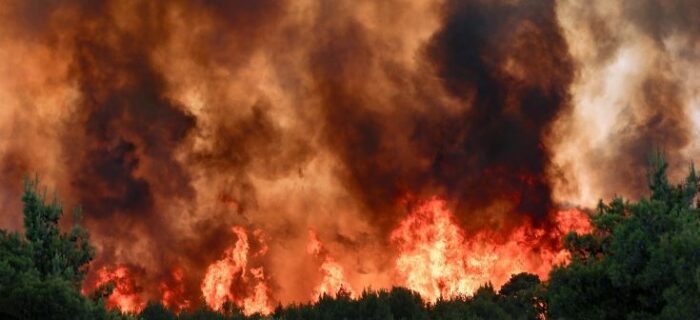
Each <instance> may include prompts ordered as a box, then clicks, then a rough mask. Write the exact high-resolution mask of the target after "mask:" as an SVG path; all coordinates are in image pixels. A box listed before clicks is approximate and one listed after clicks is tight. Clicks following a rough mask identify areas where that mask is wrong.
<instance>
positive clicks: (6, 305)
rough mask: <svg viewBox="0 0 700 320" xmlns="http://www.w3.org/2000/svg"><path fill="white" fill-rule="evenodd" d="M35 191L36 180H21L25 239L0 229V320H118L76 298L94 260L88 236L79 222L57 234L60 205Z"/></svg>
mask: <svg viewBox="0 0 700 320" xmlns="http://www.w3.org/2000/svg"><path fill="white" fill-rule="evenodd" d="M37 187H38V182H37V181H36V180H34V181H29V180H27V181H25V188H24V195H23V196H22V201H23V203H24V226H25V233H24V235H22V234H19V233H11V232H7V231H5V230H0V318H3V319H118V318H121V315H120V314H119V313H117V312H111V311H107V310H105V308H104V306H103V305H102V303H101V302H100V301H91V300H89V299H87V298H86V297H84V296H83V295H82V294H81V293H80V291H79V288H80V285H81V282H82V279H83V277H84V275H85V272H86V271H87V264H88V263H89V262H90V260H92V257H93V255H94V249H93V248H92V246H91V245H90V243H89V235H88V233H87V231H85V229H83V228H82V227H80V225H78V224H77V223H76V224H75V225H74V226H73V227H72V228H71V229H70V231H69V232H67V233H63V232H61V230H60V228H59V220H60V218H61V216H62V215H63V209H62V207H61V205H60V204H59V203H58V201H57V200H55V199H54V200H53V201H52V202H51V203H48V204H47V203H46V201H45V194H41V193H40V192H39V191H38V190H37ZM74 220H75V221H76V222H77V221H78V220H79V215H76V216H75V217H74Z"/></svg>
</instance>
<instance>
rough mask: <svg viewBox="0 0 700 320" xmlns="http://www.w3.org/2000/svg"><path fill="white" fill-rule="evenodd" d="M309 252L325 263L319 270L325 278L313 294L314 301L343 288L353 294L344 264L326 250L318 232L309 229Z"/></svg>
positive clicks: (334, 293)
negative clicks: (346, 278)
mask: <svg viewBox="0 0 700 320" xmlns="http://www.w3.org/2000/svg"><path fill="white" fill-rule="evenodd" d="M306 251H307V252H308V253H309V254H313V255H314V256H316V257H317V258H322V259H323V263H322V264H321V267H320V268H319V270H320V271H321V273H322V274H323V280H322V281H321V283H320V284H319V285H318V286H317V287H316V288H315V289H314V292H313V294H312V296H311V299H312V300H313V301H317V300H318V299H319V297H321V296H322V295H329V296H332V297H335V296H336V295H337V293H338V292H339V291H341V290H343V291H344V292H346V293H348V294H350V296H352V295H353V293H352V289H351V288H350V285H349V284H348V283H347V281H346V280H345V275H344V272H343V266H341V265H340V264H339V263H338V262H336V261H335V260H333V258H332V257H330V256H329V255H328V254H327V253H325V252H324V248H323V244H322V243H321V241H319V240H318V236H317V235H316V232H314V231H313V230H309V242H308V244H307V247H306Z"/></svg>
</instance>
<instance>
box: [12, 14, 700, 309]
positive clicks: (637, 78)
mask: <svg viewBox="0 0 700 320" xmlns="http://www.w3.org/2000/svg"><path fill="white" fill-rule="evenodd" d="M698 26H700V6H699V5H698V4H696V2H695V1H691V0H687V1H685V0H682V1H675V2H669V1H663V0H643V1H631V0H616V1H603V0H600V1H583V0H560V1H553V0H544V1H542V0H517V1H488V0H471V1H449V0H421V1H411V2H406V1H398V0H388V1H379V2H377V1H364V0H362V1H333V2H329V1H312V0H302V1H268V0H263V1H223V0H197V1H179V0H176V1H163V2H155V1H142V0H129V1H87V0H70V1H60V2H59V1H39V0H24V1H15V0H7V1H3V2H2V3H0V208H1V209H2V211H3V212H4V213H3V214H2V215H1V216H0V225H1V226H2V227H3V228H10V229H16V230H19V229H20V228H21V225H22V224H21V222H22V221H21V219H22V217H21V207H20V206H21V203H20V193H21V191H22V188H21V179H22V176H23V175H27V174H29V175H33V174H37V175H39V176H40V178H41V179H42V182H43V183H44V184H46V185H47V186H48V187H49V188H50V189H55V190H57V192H58V193H59V194H58V195H59V197H60V198H62V199H64V200H65V203H66V205H67V206H73V205H78V204H80V205H81V206H82V208H83V209H84V212H85V221H84V224H85V225H86V226H87V228H88V229H89V230H90V232H91V236H92V240H93V242H94V243H95V244H96V246H97V248H98V255H97V259H96V260H95V261H94V262H93V265H92V266H91V270H93V272H92V273H91V276H90V277H89V278H88V282H89V283H91V284H96V283H99V282H100V281H103V280H104V279H103V278H104V277H105V274H106V275H109V274H117V271H114V270H122V268H126V269H125V270H129V274H130V275H131V277H132V278H133V279H129V281H131V282H134V283H130V285H129V288H133V289H129V292H124V294H125V295H128V294H137V295H138V296H139V299H141V300H138V301H146V300H147V299H161V298H162V299H163V301H167V302H168V303H169V304H170V305H171V306H173V307H174V308H184V307H187V306H188V305H191V304H196V303H197V302H198V301H199V300H200V297H201V296H202V279H204V278H205V277H209V278H212V277H214V275H213V274H212V275H208V272H209V271H208V270H210V269H212V268H209V266H210V265H211V264H212V263H215V262H216V263H219V262H217V261H220V264H221V268H220V269H221V270H227V269H226V268H227V266H228V267H235V268H234V269H235V270H236V271H235V272H236V273H237V274H240V275H239V276H237V277H238V278H237V279H238V280H236V281H238V282H235V281H234V282H235V283H233V284H232V285H231V286H232V287H235V288H238V289H236V290H237V291H236V292H238V293H240V294H242V296H236V297H233V299H239V298H240V303H241V305H242V306H246V308H249V309H250V310H258V309H256V308H258V307H259V306H258V305H256V303H258V302H260V301H267V300H266V299H267V297H268V296H269V297H270V299H271V301H274V302H275V303H276V302H282V303H288V302H293V301H309V300H311V295H312V294H313V293H314V292H316V290H317V289H318V288H319V284H321V283H322V282H324V274H323V272H320V271H319V270H324V269H323V268H322V267H321V266H320V265H319V263H320V262H319V261H326V262H327V261H332V262H333V266H334V268H336V267H337V268H342V272H343V273H342V274H343V279H342V280H343V281H342V282H343V283H345V282H347V283H349V286H350V287H351V288H352V289H353V290H354V291H355V292H360V291H361V290H362V288H364V287H367V286H369V285H370V284H372V285H373V286H374V287H377V286H380V287H389V286H391V285H405V284H406V281H404V280H402V279H404V278H405V277H403V276H402V275H401V274H397V269H396V268H395V261H396V260H397V256H398V255H400V253H399V252H396V251H395V250H392V248H395V246H392V241H394V240H392V239H401V241H405V239H412V236H410V235H409V236H404V235H403V234H402V235H398V236H397V235H396V234H397V233H396V232H398V231H401V230H403V229H401V228H400V227H399V226H401V225H402V224H401V222H402V221H406V220H405V219H407V217H409V218H411V219H413V220H410V221H423V220H421V219H427V220H426V221H428V220H430V219H433V218H431V215H430V214H431V211H430V210H428V209H425V208H428V207H430V206H426V205H425V204H424V203H425V202H426V201H428V202H430V201H437V202H434V203H439V209H434V210H437V211H434V212H435V213H439V214H440V216H439V218H440V220H439V221H446V222H445V223H448V224H455V225H456V226H458V230H459V231H454V232H460V233H463V234H460V235H455V236H454V237H453V238H451V239H457V240H454V241H457V242H455V246H457V247H462V242H464V241H467V240H468V239H488V238H489V237H490V236H488V235H491V234H494V235H498V236H499V237H503V239H504V240H503V241H504V242H503V243H506V244H510V243H521V242H518V241H520V240H521V237H524V238H525V239H530V238H531V237H529V236H527V235H528V233H527V232H525V233H523V232H524V231H523V230H525V229H523V228H525V227H527V228H532V230H540V231H542V233H544V234H547V235H548V236H542V238H541V239H540V240H537V241H534V242H532V248H539V247H541V246H543V247H547V246H556V244H555V242H556V237H554V235H560V230H557V228H558V227H560V226H561V223H560V222H561V221H560V220H558V218H557V212H559V210H560V209H563V208H572V207H580V208H590V207H593V206H594V205H595V204H596V201H597V200H598V199H599V198H606V199H607V198H610V197H611V196H613V195H614V194H621V195H624V196H634V195H637V194H639V192H641V191H642V190H644V188H645V185H646V181H645V180H644V179H643V175H640V174H639V173H640V172H644V170H645V168H646V161H645V160H646V159H647V156H648V155H649V154H651V153H652V152H654V151H655V150H662V151H664V152H665V153H666V154H667V155H668V156H669V159H671V160H672V161H674V162H676V163H675V164H676V165H675V166H672V167H674V168H677V169H678V172H672V175H673V174H676V175H677V174H681V173H682V169H683V168H684V166H685V165H687V164H689V163H690V161H691V159H694V158H696V156H697V154H698V153H699V151H700V149H699V147H698V146H696V145H695V143H694V141H696V139H697V138H698V137H700V131H699V130H698V128H699V127H700V126H699V124H700V113H699V111H700V96H699V92H700V91H699V88H700V78H698V75H700V70H698V68H699V67H698V65H699V64H698V63H697V62H698V59H700V45H699V43H700V42H699V41H698V34H697V33H698V30H700V28H698ZM430 199H442V200H439V201H438V200H430ZM435 206H436V205H435ZM443 207H444V208H443ZM436 208H437V207H436ZM416 210H418V211H420V214H421V215H420V216H415V215H414V216H411V213H412V212H415V211H416ZM426 210H427V211H426ZM445 210H449V212H450V214H446V213H445V212H446V211H445ZM412 223H413V222H412ZM416 223H417V222H416ZM403 225H407V224H406V223H404V224H403ZM234 227H236V228H237V229H235V230H237V231H236V232H234V233H232V232H231V230H232V228H234ZM309 230H313V232H314V239H315V241H316V242H319V243H323V245H322V246H323V254H322V256H321V255H319V253H318V252H317V253H316V259H314V256H313V255H310V254H308V253H307V246H308V243H307V242H308V241H309ZM395 230H398V231H395ZM431 230H432V229H431ZM435 230H438V231H439V230H441V229H435ZM446 230H457V229H454V228H452V227H449V228H447V229H446ZM392 232H393V234H394V236H392ZM451 232H452V231H451ZM392 237H393V238H392ZM243 238H245V241H246V247H245V248H246V250H244V251H242V252H243V253H236V252H239V251H240V250H238V249H236V248H238V247H240V245H239V246H238V247H237V243H241V242H240V241H242V239H243ZM426 239H428V240H430V241H432V240H434V238H431V237H428V238H426ZM428 240H426V241H428ZM516 240H517V241H516ZM528 241H530V240H528ZM528 243H529V242H528ZM406 245H407V248H413V246H412V245H410V244H406ZM475 245H477V244H475V243H472V244H471V245H470V246H466V247H464V248H467V247H468V248H472V249H474V248H477V247H474V246H475ZM479 248H481V247H479ZM508 248H510V247H508ZM532 248H529V249H527V250H531V249H532ZM236 250H238V251H236ZM475 250H476V249H475ZM479 250H484V252H486V251H488V250H487V249H485V248H481V249H479ZM513 250H515V251H513ZM518 250H520V251H518ZM522 250H525V249H522V248H520V247H517V246H516V247H513V249H512V250H510V249H508V250H502V252H504V254H506V252H511V253H512V252H516V251H517V252H521V251H522ZM477 251H478V250H477ZM499 252H501V251H499ZM528 252H529V251H528ZM235 254H243V255H245V257H246V261H245V264H241V263H240V262H235V264H234V262H233V261H238V260H235V259H233V258H231V257H234V256H235ZM516 256H517V254H516ZM460 257H461V255H460ZM460 259H461V258H460ZM552 259H554V258H552ZM227 261H228V262H227ZM401 261H404V260H401ZM538 261H539V260H538ZM552 261H554V260H552ZM227 263H229V264H228V265H227ZM464 268H466V267H464ZM470 268H471V267H470ZM514 268H516V269H517V268H521V269H523V268H524V269H523V271H532V272H536V271H537V270H530V269H528V267H527V266H518V267H514ZM99 270H104V272H102V273H99V272H98V271H99ZM334 270H336V269H334ZM465 270H466V269H465ZM508 270H511V271H512V270H515V269H508ZM518 270H520V269H518ZM120 274H121V273H120ZM299 274H304V275H308V277H298V275H299ZM545 274H546V272H545ZM120 277H121V276H120ZM214 278H215V277H214ZM212 279H213V278H212ZM245 279H248V280H245ZM244 280H245V281H244ZM499 281H500V280H499ZM336 282H340V280H338V281H336ZM166 293H167V294H166ZM175 295H176V296H177V297H174V296H175ZM230 295H231V294H229V295H228V296H230ZM166 296H167V298H165V297H166ZM128 301H131V302H130V303H132V304H133V303H134V302H133V301H137V300H134V299H130V300H128ZM265 303H267V302H265Z"/></svg>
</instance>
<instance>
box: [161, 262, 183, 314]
mask: <svg viewBox="0 0 700 320" xmlns="http://www.w3.org/2000/svg"><path fill="white" fill-rule="evenodd" d="M184 276H185V274H184V271H183V270H182V268H179V267H178V268H175V269H173V271H172V272H171V281H161V283H160V286H159V289H160V292H161V295H162V298H161V302H162V303H163V305H164V306H166V307H168V308H170V309H172V310H175V311H180V310H182V309H186V308H188V307H190V301H189V300H187V299H184V298H183V297H184V294H185V286H184V284H183V283H182V281H183V278H184Z"/></svg>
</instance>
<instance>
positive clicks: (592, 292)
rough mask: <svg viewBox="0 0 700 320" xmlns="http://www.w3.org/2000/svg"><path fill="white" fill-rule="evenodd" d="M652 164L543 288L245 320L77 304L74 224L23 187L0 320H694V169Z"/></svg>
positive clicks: (398, 292) (4, 272)
mask: <svg viewBox="0 0 700 320" xmlns="http://www.w3.org/2000/svg"><path fill="white" fill-rule="evenodd" d="M667 167H668V164H667V162H666V161H665V160H664V159H663V158H662V157H658V158H656V160H655V161H654V163H653V164H652V166H651V169H650V170H649V171H648V172H641V173H640V174H642V175H647V178H648V181H649V192H648V194H645V195H640V197H639V199H637V200H627V199H622V198H619V197H618V198H614V199H612V200H611V201H609V202H603V201H601V202H600V203H599V204H598V206H597V208H596V209H595V210H593V211H592V212H591V214H590V221H591V224H592V226H593V229H592V231H591V232H590V233H588V234H576V233H569V234H568V235H567V236H566V237H565V238H564V239H562V241H563V242H564V246H565V248H566V249H567V250H568V252H569V253H570V255H571V259H570V262H569V263H568V264H566V265H560V266H557V267H555V268H554V269H553V270H552V271H551V273H550V274H549V277H548V279H547V280H546V281H543V280H541V279H539V278H538V277H537V276H536V275H532V274H526V273H522V274H517V275H513V276H512V277H511V279H510V281H508V282H507V283H506V284H505V285H503V286H502V287H501V288H500V289H499V290H496V289H494V287H493V286H492V285H490V284H488V283H485V284H483V286H482V287H481V288H480V289H478V290H477V291H476V293H475V294H474V295H473V296H464V297H457V298H453V299H449V300H443V299H440V300H438V301H436V302H435V303H426V302H424V300H423V299H422V298H421V297H420V295H419V294H417V293H415V292H412V291H410V290H408V289H406V288H402V287H394V288H391V289H380V290H370V289H366V290H365V291H364V292H362V293H361V294H360V295H359V296H358V297H355V298H352V297H351V296H350V295H349V294H348V293H346V292H342V291H341V292H339V293H338V294H337V295H334V296H326V295H324V296H322V297H320V298H319V299H318V301H317V302H314V303H304V304H292V305H286V306H282V305H280V306H278V307H277V308H276V309H275V310H274V311H273V312H272V313H271V314H269V315H259V314H258V315H249V316H245V315H243V313H242V312H241V310H240V309H239V308H237V307H236V306H235V305H234V304H232V303H226V304H225V305H224V306H223V308H222V309H221V310H219V311H214V310H211V309H209V308H208V307H206V304H204V303H200V305H199V306H195V307H194V308H192V309H191V310H184V311H182V312H179V313H176V312H174V311H172V310H168V309H167V308H166V307H165V306H164V305H163V304H161V303H160V302H157V301H154V302H149V303H148V305H147V306H146V307H145V308H144V309H143V310H142V311H141V312H140V313H138V314H123V313H121V312H119V311H118V310H110V309H108V308H106V306H105V298H106V297H108V296H109V295H110V293H111V291H112V290H113V289H114V288H113V285H114V284H111V283H107V284H105V285H103V286H101V287H99V288H98V289H97V290H95V291H93V292H88V293H83V292H81V287H82V286H81V285H82V282H83V280H84V278H85V275H86V273H87V271H88V267H89V263H90V261H91V260H92V259H94V257H95V254H96V252H95V248H94V247H93V246H92V245H91V243H90V237H89V233H88V230H86V229H85V228H84V227H82V226H81V225H80V217H81V215H82V212H81V211H80V210H78V209H76V210H74V211H73V213H72V214H73V215H72V217H71V219H72V220H71V221H72V222H73V226H72V227H71V228H70V229H68V230H64V229H65V228H62V227H61V225H62V224H60V221H61V219H62V218H63V214H64V210H63V207H62V205H61V203H60V201H59V200H58V199H56V198H55V197H49V196H47V192H46V191H44V190H43V189H42V187H41V186H40V183H39V182H38V180H37V179H29V180H25V186H24V194H23V197H22V202H23V204H24V209H23V214H24V231H23V232H11V231H7V230H1V231H0V318H2V319H144V320H161V319H182V320H185V319H188V320H189V319H290V320H291V319H396V320H398V319H693V318H697V315H698V314H700V303H698V302H700V254H698V253H700V209H699V208H698V200H697V193H698V179H699V178H698V175H697V172H696V171H695V168H694V166H693V165H690V167H689V172H688V174H687V176H686V178H685V180H684V181H679V182H675V183H672V182H669V178H668V176H667V173H666V171H667Z"/></svg>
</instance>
